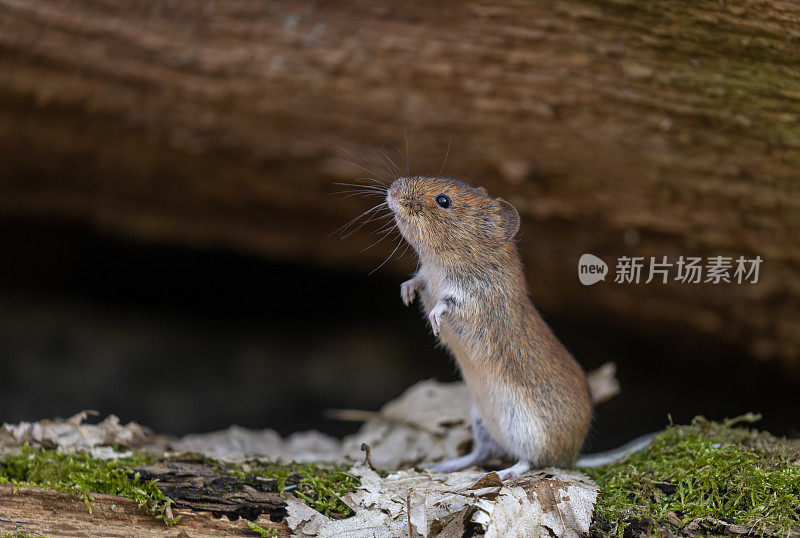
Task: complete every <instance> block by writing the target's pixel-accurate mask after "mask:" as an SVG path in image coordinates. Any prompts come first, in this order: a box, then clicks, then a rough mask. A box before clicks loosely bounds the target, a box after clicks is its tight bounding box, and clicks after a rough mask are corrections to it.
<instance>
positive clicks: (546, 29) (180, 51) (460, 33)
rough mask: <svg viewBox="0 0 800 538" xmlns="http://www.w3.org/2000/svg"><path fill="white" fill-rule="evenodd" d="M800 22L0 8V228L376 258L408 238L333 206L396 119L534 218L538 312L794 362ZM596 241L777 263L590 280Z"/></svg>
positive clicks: (797, 346)
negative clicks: (734, 270) (344, 236)
mask: <svg viewBox="0 0 800 538" xmlns="http://www.w3.org/2000/svg"><path fill="white" fill-rule="evenodd" d="M798 23H800V5H799V4H797V3H796V2H793V1H788V0H787V1H781V0H762V1H751V0H731V1H727V2H691V1H686V0H684V1H677V0H666V1H662V2H650V1H640V0H601V1H591V2H589V1H586V2H584V1H580V0H546V1H541V2H512V1H510V0H494V1H467V2H462V1H457V2H456V1H445V2H437V3H426V2H418V1H412V0H408V1H398V2H392V1H388V0H381V1H356V2H348V3H346V4H345V3H336V2H334V3H327V2H315V1H307V0H300V1H295V2H285V1H275V2H261V1H255V0H252V1H250V0H237V1H226V2H214V1H212V0H207V1H193V0H175V1H172V0H167V1H124V2H123V1H121V0H83V1H71V0H0V213H2V214H4V215H7V216H23V217H30V218H54V217H55V218H60V219H69V220H72V221H77V222H81V223H89V224H91V225H93V226H96V227H98V228H100V229H102V230H104V231H112V232H117V233H125V234H131V235H134V236H136V237H138V238H141V239H145V240H158V241H170V242H175V243H180V244H198V245H204V246H208V245H217V246H220V245H221V246H223V247H225V248H233V249H240V250H247V251H252V252H256V253H259V254H261V255H266V256H271V257H277V258H286V259H293V260H301V261H307V262H312V263H317V264H329V265H338V266H347V267H354V268H356V269H357V270H364V269H369V268H372V267H374V266H375V265H376V264H377V263H379V262H380V261H381V260H382V259H383V258H384V257H385V256H386V255H388V253H389V252H390V251H391V248H392V247H391V246H389V245H388V241H386V243H387V245H386V246H384V245H383V244H379V245H377V246H376V247H374V248H372V249H369V250H367V251H365V252H362V249H363V248H364V247H365V246H367V245H369V244H370V243H371V242H372V241H373V240H374V236H372V235H370V234H369V233H366V232H364V233H357V234H354V235H353V236H352V237H351V238H349V239H348V240H346V241H339V240H336V239H331V238H329V236H328V234H329V233H330V232H331V231H332V230H334V229H335V228H337V227H338V226H339V225H341V224H342V223H343V222H345V221H346V220H348V219H349V218H351V217H353V216H355V215H357V214H358V213H359V212H360V211H363V210H364V209H365V208H367V207H369V206H368V205H365V202H364V201H363V200H361V199H358V198H349V199H348V198H338V197H332V196H330V193H331V192H332V191H335V190H338V188H337V187H336V186H335V185H333V184H334V183H335V182H336V181H342V180H347V179H350V178H353V177H357V176H359V175H363V173H361V172H360V171H359V170H358V168H357V167H355V166H351V165H349V164H347V163H345V162H344V161H343V160H342V159H347V160H361V159H363V158H365V157H367V156H369V155H370V152H371V151H372V149H373V148H380V147H382V146H385V147H386V148H389V149H390V151H394V149H393V148H394V147H395V146H398V145H400V146H402V145H403V144H404V141H403V131H404V129H405V131H406V132H407V133H408V139H409V142H410V148H411V155H412V163H411V170H412V172H415V173H429V174H435V173H437V172H438V171H439V169H440V166H441V162H442V158H443V156H444V154H445V151H446V148H447V144H448V140H452V147H451V149H450V155H449V158H448V162H447V165H446V168H445V174H448V175H453V176H457V177H463V178H465V179H466V180H467V181H469V182H472V183H477V184H482V185H484V186H486V187H487V188H488V190H489V191H490V192H491V193H493V194H497V195H501V196H503V197H505V198H507V199H509V200H510V201H512V202H513V203H514V204H515V205H516V206H517V207H518V208H519V209H520V212H521V213H522V215H523V224H522V232H523V233H522V237H521V242H520V248H521V250H522V252H523V257H524V260H525V262H526V265H527V267H528V272H529V279H530V283H531V286H532V291H533V297H534V300H535V302H537V303H538V304H539V305H540V306H541V307H542V308H543V309H544V310H545V311H549V312H555V311H568V312H571V313H574V315H576V316H582V317H585V318H587V319H601V318H608V317H613V318H615V320H616V321H615V322H616V323H622V324H628V325H630V326H631V327H636V328H640V329H641V330H642V331H652V332H654V333H656V332H657V333H659V334H668V333H669V331H676V332H692V333H694V334H697V335H700V336H701V337H709V338H714V339H718V340H719V341H720V342H721V343H727V344H735V345H741V346H744V347H746V349H747V350H748V351H750V352H752V353H753V354H754V356H756V357H758V358H762V359H777V360H781V361H783V362H784V364H786V365H787V366H789V367H790V368H792V369H794V370H795V371H797V369H798V367H800V359H798V357H800V278H798V277H799V276H800V243H799V242H798V235H800V178H799V177H798V176H800V71H799V70H798V68H797V66H798V65H800V24H798ZM349 153H352V154H354V155H355V157H351V156H349ZM395 155H396V154H395ZM400 166H401V167H403V168H404V167H405V163H400ZM584 252H590V253H593V254H596V255H598V256H600V257H601V258H604V259H605V260H606V262H608V263H609V264H610V265H612V271H613V262H614V260H616V258H617V257H619V256H622V255H638V256H648V257H649V256H656V257H659V258H660V257H661V256H668V257H670V258H671V259H673V260H674V259H676V258H677V256H679V255H685V256H689V255H699V256H716V255H724V256H739V255H744V256H747V257H752V256H755V255H756V254H758V255H761V257H762V258H763V259H764V263H763V265H762V268H761V280H760V282H759V283H758V284H757V285H710V284H708V285H697V286H692V285H688V284H676V283H671V284H667V285H663V284H656V283H651V284H649V285H644V284H639V285H622V284H614V283H613V282H611V279H608V280H607V281H606V282H603V283H599V284H597V285H595V286H593V287H591V288H584V287H583V286H581V285H580V284H579V283H578V281H577V278H576V265H577V260H578V258H579V256H580V255H581V254H583V253H584ZM410 265H411V261H410V259H409V258H406V259H405V260H403V261H393V262H391V263H389V264H387V266H386V267H388V269H387V270H388V271H397V272H400V271H407V270H408V269H409V266H410Z"/></svg>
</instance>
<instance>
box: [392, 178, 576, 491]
mask: <svg viewBox="0 0 800 538" xmlns="http://www.w3.org/2000/svg"><path fill="white" fill-rule="evenodd" d="M387 203H388V205H389V208H390V209H391V210H392V212H393V213H394V218H395V221H396V222H397V226H398V228H399V230H400V232H401V233H402V235H403V237H404V238H405V239H406V241H408V243H409V244H410V245H411V246H412V247H413V248H414V250H415V251H416V252H417V255H418V256H419V269H418V270H417V272H416V274H415V275H414V277H413V278H412V279H410V280H408V281H406V282H404V283H403V284H402V286H401V296H402V299H403V302H405V304H406V305H408V304H409V303H410V302H412V301H413V300H414V297H415V296H417V295H418V296H419V297H421V299H422V303H423V305H424V309H425V312H426V314H427V315H428V319H429V321H430V324H431V327H432V329H433V332H434V334H435V335H438V336H439V338H440V339H441V341H442V343H444V345H445V346H446V347H447V348H448V349H449V350H450V352H451V353H452V354H453V356H454V357H455V359H456V362H457V363H458V367H459V369H460V370H461V374H462V376H463V377H464V380H465V381H466V384H467V386H468V387H469V389H470V391H471V393H472V399H473V410H472V422H473V424H472V431H473V440H474V443H473V450H472V452H470V453H469V454H467V455H465V456H461V457H458V458H454V459H452V460H448V461H445V462H442V463H439V464H437V465H435V466H433V467H432V468H433V469H434V470H436V471H439V472H452V471H456V470H459V469H463V468H466V467H469V466H472V465H476V464H480V463H482V462H484V461H486V460H488V459H490V458H494V457H505V458H508V457H510V458H513V459H514V460H516V461H517V463H516V464H515V465H514V466H512V467H509V468H508V469H505V470H503V471H500V473H499V474H500V476H501V477H502V478H503V479H505V478H510V477H514V476H518V475H520V474H522V473H525V472H526V471H528V470H529V469H530V468H531V467H544V466H549V465H556V466H570V465H572V464H573V463H574V462H575V460H576V459H577V457H578V454H579V452H580V449H581V445H582V444H583V440H584V438H585V437H586V434H587V431H588V429H589V423H590V421H591V413H592V411H591V401H590V394H589V387H588V385H587V382H586V375H585V374H584V372H583V369H582V368H581V367H580V365H579V364H578V363H577V362H576V361H575V359H573V358H572V356H571V355H570V354H569V352H568V351H567V350H566V349H565V348H564V346H563V345H561V343H560V342H559V341H558V339H557V338H556V337H555V335H554V334H553V332H552V331H551V330H550V327H549V326H548V325H547V323H545V322H544V320H543V319H542V317H541V316H540V315H539V312H538V311H537V310H536V308H535V307H534V306H533V303H532V302H531V300H530V298H529V296H528V287H527V284H526V281H525V275H524V272H523V268H522V263H521V261H520V259H519V255H518V253H517V247H516V244H515V243H514V237H515V235H516V234H517V231H518V230H519V225H520V218H519V214H518V213H517V210H516V209H515V208H514V207H513V206H512V205H511V204H510V203H508V202H507V201H505V200H503V199H502V198H492V197H491V196H489V195H488V194H487V193H486V191H485V190H484V189H478V188H474V187H470V186H469V185H467V184H465V183H462V182H461V181H457V180H453V179H445V178H434V177H421V176H417V177H404V178H400V179H397V180H396V181H394V182H393V183H392V185H391V187H390V188H389V189H388V192H387Z"/></svg>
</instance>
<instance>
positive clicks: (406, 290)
mask: <svg viewBox="0 0 800 538" xmlns="http://www.w3.org/2000/svg"><path fill="white" fill-rule="evenodd" d="M418 288H419V281H418V280H417V279H416V278H412V279H409V280H406V281H405V282H403V283H402V284H400V297H401V298H402V299H403V304H404V305H406V306H408V305H410V304H411V303H412V302H413V301H414V297H416V295H417V289H418Z"/></svg>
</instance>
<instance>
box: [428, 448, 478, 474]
mask: <svg viewBox="0 0 800 538" xmlns="http://www.w3.org/2000/svg"><path fill="white" fill-rule="evenodd" d="M485 457H486V456H485V455H484V454H481V453H480V452H470V453H469V454H465V455H463V456H459V457H457V458H453V459H449V460H445V461H442V462H439V463H434V464H433V465H431V466H430V467H428V469H430V470H431V471H435V472H437V473H454V472H456V471H460V470H462V469H466V468H467V467H472V466H473V465H478V464H479V463H483V461H484V459H485Z"/></svg>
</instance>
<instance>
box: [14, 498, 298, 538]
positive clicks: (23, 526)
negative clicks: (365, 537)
mask: <svg viewBox="0 0 800 538" xmlns="http://www.w3.org/2000/svg"><path fill="white" fill-rule="evenodd" d="M174 515H176V516H178V515H180V516H182V518H181V521H180V522H179V523H178V524H177V525H175V526H172V527H167V526H165V525H164V524H163V523H162V522H161V521H158V520H156V519H154V518H153V517H151V516H148V515H145V514H143V513H141V512H140V511H139V510H137V508H136V503H135V502H134V501H132V500H131V499H127V498H124V497H114V496H111V495H95V496H94V501H93V502H92V513H91V514H90V513H89V511H88V510H87V508H86V505H85V504H84V502H83V501H82V500H81V499H79V498H78V497H76V496H74V495H70V494H67V493H58V492H53V491H43V490H39V489H29V488H21V489H19V490H17V489H16V488H14V487H12V486H4V485H0V532H7V531H8V532H10V531H16V532H22V533H28V534H29V535H30V536H40V535H43V536H49V537H51V538H57V537H62V536H63V537H67V536H70V537H71V536H91V537H109V538H111V537H119V538H129V537H131V536H142V537H170V538H189V537H191V538H195V537H197V538H199V537H202V536H257V535H256V534H255V533H254V532H252V531H251V530H250V529H249V527H247V525H246V524H245V522H244V520H241V519H239V520H236V521H230V520H228V519H227V518H222V519H216V518H214V517H212V516H211V514H210V513H207V512H205V513H204V512H192V511H190V510H181V509H177V510H175V512H174ZM257 524H258V525H259V526H261V527H262V528H265V529H267V528H274V529H276V530H277V531H278V534H279V535H280V536H288V535H289V530H288V527H286V525H285V524H284V523H280V524H278V523H271V522H270V521H269V519H268V518H265V517H261V518H260V519H258V520H257Z"/></svg>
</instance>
